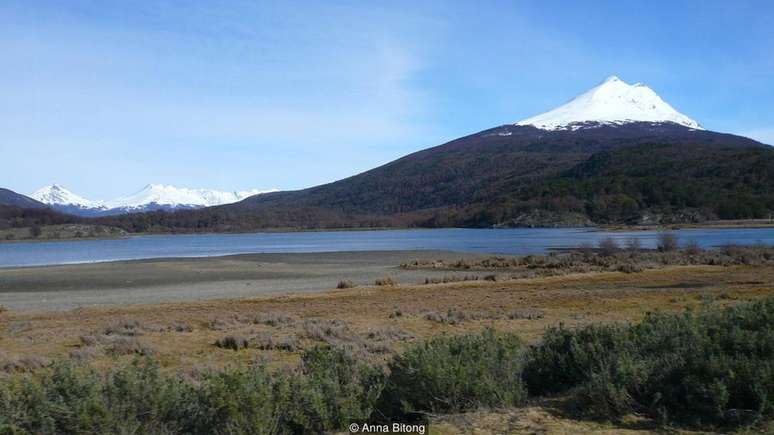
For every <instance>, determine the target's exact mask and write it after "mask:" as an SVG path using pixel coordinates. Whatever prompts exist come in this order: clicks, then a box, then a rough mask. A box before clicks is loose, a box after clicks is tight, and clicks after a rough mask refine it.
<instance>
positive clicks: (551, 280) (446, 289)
mask: <svg viewBox="0 0 774 435" xmlns="http://www.w3.org/2000/svg"><path fill="white" fill-rule="evenodd" d="M773 277H774V268H765V267H759V268H753V267H725V268H724V267H714V266H690V267H674V268H667V269H662V270H651V271H646V272H642V273H636V274H624V273H618V272H609V273H595V274H580V275H567V276H559V277H545V278H535V279H523V280H513V281H500V282H489V281H473V282H459V283H447V284H432V285H421V286H395V287H361V288H353V289H343V290H334V291H329V292H325V293H316V294H299V295H285V296H279V297H277V296H275V297H265V298H252V299H235V300H214V301H207V302H191V303H171V304H158V305H133V306H123V307H111V308H83V309H77V310H72V311H66V312H40V313H15V312H13V311H6V312H4V313H2V314H0V348H1V349H2V352H3V353H4V354H5V357H6V358H9V357H11V358H22V357H34V356H40V357H45V358H57V357H67V355H68V354H69V353H70V352H71V351H73V350H76V349H79V348H80V347H82V346H83V344H82V342H81V339H80V337H81V336H98V335H100V334H101V333H102V332H103V330H104V329H105V328H106V327H107V326H109V325H111V324H112V323H114V322H117V321H122V320H125V321H132V322H137V323H138V324H139V325H140V335H138V336H137V339H138V340H139V341H140V342H141V343H142V344H144V345H147V346H150V347H151V348H153V349H155V351H156V354H157V357H158V358H159V360H160V361H161V363H162V365H164V366H165V367H168V368H185V369H188V368H193V367H197V366H202V365H205V366H221V365H224V364H229V363H232V362H235V361H246V360H251V359H255V358H268V359H269V360H271V361H276V362H278V363H283V362H286V361H293V360H294V359H295V357H296V356H295V354H294V353H293V352H286V351H276V350H258V349H247V350H244V351H240V352H234V351H231V350H227V349H220V348H217V347H215V346H214V345H213V343H215V341H216V340H218V339H219V338H222V337H224V336H225V335H228V334H234V335H241V336H246V337H249V336H254V335H256V334H259V333H262V332H268V333H270V334H272V335H275V336H277V337H283V336H291V335H297V336H299V338H301V345H302V347H308V346H312V345H314V344H315V342H314V340H311V339H309V338H307V337H305V336H304V332H303V328H302V324H303V320H304V319H310V318H319V319H328V320H334V319H335V320H340V321H342V322H345V323H346V325H347V326H348V328H349V329H350V330H351V331H352V333H353V334H356V335H359V336H361V337H363V339H364V340H367V338H366V336H367V334H368V331H369V330H374V329H379V328H394V329H397V330H400V331H404V332H406V333H408V334H410V335H412V336H414V337H415V339H424V338H427V337H430V336H433V335H436V334H442V333H451V334H459V333H465V332H469V331H479V330H481V329H482V328H483V327H485V326H493V327H494V328H496V329H498V330H502V331H509V332H514V333H516V334H518V335H520V336H521V337H523V338H524V339H525V340H528V341H533V340H536V339H538V338H539V337H540V335H541V334H542V332H543V330H544V329H545V328H546V327H547V326H549V325H556V324H558V323H560V322H563V323H564V324H566V325H570V326H572V325H580V324H587V323H590V322H598V321H630V320H638V319H640V318H641V317H642V316H643V315H645V313H647V312H649V311H656V310H662V311H677V310H683V309H685V308H689V307H693V308H695V307H698V306H700V305H702V304H704V303H707V301H708V300H711V299H714V302H713V303H715V304H730V303H735V302H737V301H744V300H751V299H758V298H761V297H766V296H771V295H772V294H774V287H772V285H771V284H769V283H771V282H774V279H772V278H773ZM450 309H454V310H457V311H461V312H462V313H463V314H464V316H465V317H466V320H464V321H463V322H461V323H457V324H447V323H441V322H437V321H432V320H428V319H427V318H428V317H432V316H427V315H426V313H427V312H429V311H432V312H436V313H439V314H445V313H447V312H448V310H450ZM524 310H530V311H531V312H535V313H539V314H540V316H520V315H515V316H513V315H512V314H513V313H514V312H516V313H517V314H518V312H520V311H524ZM260 313H282V314H285V315H287V316H290V317H292V318H294V319H296V321H295V322H291V323H286V324H279V325H276V326H271V325H265V324H255V323H253V321H252V319H253V318H254V317H255V316H256V315H258V314H260ZM397 313H400V315H396V314H397ZM541 316H542V317H541ZM511 317H513V318H511ZM536 317H539V318H536ZM179 325H188V326H190V327H191V328H192V331H190V332H187V331H184V330H183V331H178V330H176V328H177V326H179ZM183 329H185V328H183ZM388 345H389V346H390V347H392V348H395V347H400V346H401V342H397V341H391V342H389V343H388ZM128 358H131V356H123V357H114V356H110V355H102V354H101V353H99V354H98V355H97V356H96V358H95V362H96V363H98V364H100V365H110V364H113V363H115V362H116V361H117V360H119V361H120V360H122V359H128Z"/></svg>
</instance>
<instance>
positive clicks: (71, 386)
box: [0, 299, 774, 434]
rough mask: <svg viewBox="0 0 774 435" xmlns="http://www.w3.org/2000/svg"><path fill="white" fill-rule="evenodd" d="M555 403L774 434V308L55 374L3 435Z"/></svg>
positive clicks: (9, 399)
mask: <svg viewBox="0 0 774 435" xmlns="http://www.w3.org/2000/svg"><path fill="white" fill-rule="evenodd" d="M557 395H558V396H557ZM545 397H559V399H560V400H561V401H562V402H563V403H564V406H563V409H564V410H565V411H564V412H567V413H570V414H572V415H574V416H575V417H577V418H601V419H608V420H615V419H618V418H620V417H622V416H625V415H627V414H631V413H639V414H643V415H647V416H649V417H651V418H652V419H654V421H656V422H657V423H659V424H661V425H676V426H681V427H691V428H700V429H710V430H715V429H723V430H726V429H733V428H738V427H742V426H753V427H754V426H755V425H759V424H763V423H765V422H766V421H768V420H770V419H771V417H772V416H773V413H774V299H766V300H763V301H759V302H754V303H748V304H742V305H737V306H734V307H730V308H722V309H721V308H711V307H707V308H705V309H703V310H700V311H697V312H692V311H686V312H684V313H681V314H650V315H648V316H647V317H646V318H645V319H644V320H643V321H642V322H640V323H637V324H592V325H587V326H584V327H581V328H578V329H575V330H571V329H568V328H565V327H563V326H561V325H560V326H557V327H553V328H550V329H549V330H547V331H546V333H545V335H544V336H543V338H542V340H540V341H538V342H536V343H535V344H533V345H529V346H528V345H525V344H524V343H523V342H522V341H521V340H520V339H519V338H518V337H516V336H515V335H512V334H505V333H500V332H495V331H494V330H492V329H485V330H484V331H483V332H481V333H477V334H470V335H461V336H438V337H435V338H432V339H430V340H427V341H425V342H422V343H416V344H412V345H409V346H407V347H406V348H405V349H404V350H403V351H402V352H401V353H400V354H398V355H397V356H394V357H392V358H391V359H388V360H386V361H383V362H381V363H376V362H373V361H368V360H364V359H361V358H359V357H358V356H357V354H356V353H352V352H347V350H346V349H343V348H340V347H335V346H330V347H328V346H318V347H315V348H312V349H309V350H306V351H305V352H304V353H303V355H302V358H301V363H300V365H299V366H298V367H296V368H294V369H276V368H269V367H268V366H266V365H264V364H261V363H260V362H257V363H254V364H250V365H235V366H232V367H229V368H225V369H213V370H206V371H203V372H198V373H168V372H164V371H162V370H161V369H160V368H159V365H158V364H157V362H155V361H154V360H153V359H152V358H147V357H146V358H139V359H137V360H135V361H134V363H132V364H130V365H127V366H123V367H120V368H115V369H112V370H107V371H105V370H98V369H97V368H93V367H91V366H88V365H77V364H75V363H73V362H64V361H63V362H55V363H53V364H52V365H50V366H48V367H46V368H42V369H39V370H36V371H34V372H32V373H28V374H25V375H15V376H9V377H5V378H3V379H2V380H0V433H9V434H11V433H41V434H55V433H56V434H59V433H154V434H162V433H163V434H171V433H192V434H211V433H258V434H290V433H321V432H327V431H336V430H345V428H346V426H347V425H348V424H349V423H351V422H364V421H372V422H381V421H405V422H417V421H422V420H425V419H427V418H428V416H430V415H438V414H445V413H457V412H465V411H472V410H476V409H479V408H482V407H484V408H502V407H518V406H521V405H524V404H527V403H529V402H530V401H535V400H541V399H543V398H545Z"/></svg>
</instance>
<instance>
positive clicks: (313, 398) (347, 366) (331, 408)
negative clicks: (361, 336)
mask: <svg viewBox="0 0 774 435" xmlns="http://www.w3.org/2000/svg"><path fill="white" fill-rule="evenodd" d="M302 373H303V377H300V378H297V379H296V382H297V384H296V388H295V393H294V400H297V401H298V404H297V409H298V412H297V414H296V418H297V420H298V421H300V422H301V425H302V426H303V427H304V428H305V429H306V431H305V433H308V432H311V433H323V432H326V431H331V430H334V429H338V428H343V427H346V425H348V424H350V423H352V422H353V421H366V420H367V419H368V418H369V416H370V415H371V412H372V410H373V408H374V404H375V403H376V400H377V399H378V397H379V394H380V393H381V390H382V386H383V383H384V373H383V372H382V371H381V370H379V369H376V368H374V367H371V366H368V365H366V364H364V363H362V362H359V361H356V360H355V359H353V358H352V357H351V356H350V355H349V354H347V353H346V352H345V351H343V350H341V349H334V348H324V347H316V348H314V349H312V350H310V351H308V352H306V353H305V354H304V356H303V359H302Z"/></svg>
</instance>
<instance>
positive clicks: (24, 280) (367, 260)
mask: <svg viewBox="0 0 774 435" xmlns="http://www.w3.org/2000/svg"><path fill="white" fill-rule="evenodd" d="M476 257H481V256H480V255H478V254H470V253H459V252H449V251H368V252H327V253H304V254H245V255H232V256H225V257H207V258H167V259H152V260H132V261H118V262H106V263H89V264H73V265H62V266H42V267H21V268H3V269H0V305H4V306H6V307H8V308H10V309H13V310H26V311H29V310H34V311H41V310H43V311H45V310H63V309H73V308H78V307H86V306H96V305H114V304H121V305H124V304H153V303H159V302H182V301H194V300H204V299H213V298H233V297H250V296H261V295H268V294H280V293H297V292H312V291H324V290H330V289H332V288H335V287H336V285H337V284H338V282H339V281H341V280H347V281H351V282H352V283H353V284H355V285H365V284H373V282H374V281H375V280H376V279H379V278H385V277H390V278H392V279H394V280H396V281H398V282H400V283H410V284H415V283H418V282H422V281H423V280H424V279H425V278H427V277H431V278H432V277H436V276H441V275H444V272H442V271H419V270H404V269H401V268H400V267H399V266H400V264H401V263H403V262H406V261H410V260H414V259H418V260H422V259H447V260H456V259H462V258H464V259H471V258H476Z"/></svg>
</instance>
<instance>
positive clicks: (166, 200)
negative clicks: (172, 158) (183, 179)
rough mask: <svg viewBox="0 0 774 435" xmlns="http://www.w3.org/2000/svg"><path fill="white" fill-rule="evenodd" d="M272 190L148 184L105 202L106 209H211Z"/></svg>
mask: <svg viewBox="0 0 774 435" xmlns="http://www.w3.org/2000/svg"><path fill="white" fill-rule="evenodd" d="M275 190H276V189H273V190H249V191H244V192H236V191H234V192H224V191H219V190H210V189H188V188H185V187H176V186H171V185H167V184H148V185H147V186H145V187H144V188H143V189H142V190H140V191H139V192H137V193H135V194H133V195H129V196H125V197H121V198H117V199H113V200H110V201H106V202H105V204H106V205H107V206H108V208H111V209H112V208H125V209H133V208H141V207H144V206H147V205H149V204H155V205H163V206H169V207H211V206H214V205H222V204H230V203H232V202H238V201H241V200H243V199H245V198H247V197H248V196H252V195H257V194H260V193H267V192H273V191H275Z"/></svg>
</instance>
